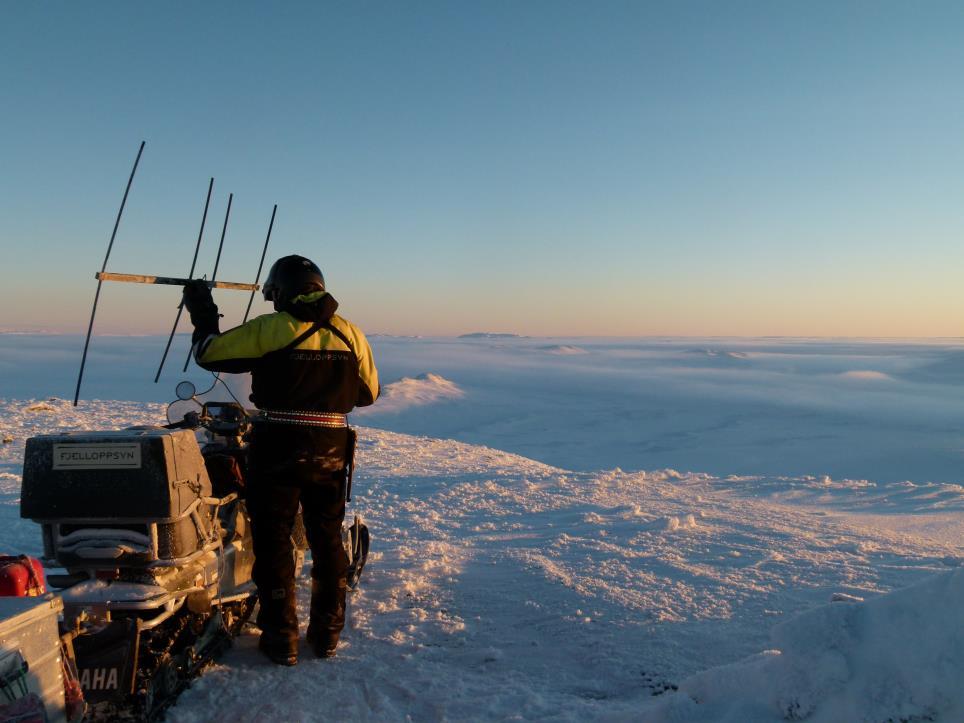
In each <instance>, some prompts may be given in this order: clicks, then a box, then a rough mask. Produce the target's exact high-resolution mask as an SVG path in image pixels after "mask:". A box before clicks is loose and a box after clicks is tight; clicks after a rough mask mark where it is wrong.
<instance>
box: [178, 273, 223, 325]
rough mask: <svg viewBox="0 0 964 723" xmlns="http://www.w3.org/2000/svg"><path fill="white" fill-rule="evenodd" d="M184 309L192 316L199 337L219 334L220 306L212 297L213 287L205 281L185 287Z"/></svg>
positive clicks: (190, 283)
mask: <svg viewBox="0 0 964 723" xmlns="http://www.w3.org/2000/svg"><path fill="white" fill-rule="evenodd" d="M184 308H185V309H187V313H188V314H190V315H191V323H192V324H194V329H195V330H196V332H198V334H197V335H199V336H206V335H208V334H218V333H220V330H219V329H218V319H219V318H220V315H219V314H218V305H217V304H215V303H214V299H213V298H212V297H211V287H210V286H208V282H207V281H204V280H203V279H194V281H190V282H188V283H186V284H185V285H184Z"/></svg>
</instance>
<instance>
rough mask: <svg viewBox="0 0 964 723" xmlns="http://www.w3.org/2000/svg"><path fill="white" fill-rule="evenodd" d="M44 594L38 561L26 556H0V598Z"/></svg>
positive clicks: (42, 575) (42, 570)
mask: <svg viewBox="0 0 964 723" xmlns="http://www.w3.org/2000/svg"><path fill="white" fill-rule="evenodd" d="M45 592H47V587H46V585H44V567H43V565H41V564H40V560H38V559H37V558H35V557H27V556H26V555H0V597H35V596H37V595H43V594H44V593H45Z"/></svg>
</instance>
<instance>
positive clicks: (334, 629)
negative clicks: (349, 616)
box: [306, 578, 348, 658]
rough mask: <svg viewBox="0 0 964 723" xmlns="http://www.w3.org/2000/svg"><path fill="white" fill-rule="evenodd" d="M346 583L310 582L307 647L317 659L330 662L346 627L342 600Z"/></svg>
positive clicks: (346, 590)
mask: <svg viewBox="0 0 964 723" xmlns="http://www.w3.org/2000/svg"><path fill="white" fill-rule="evenodd" d="M347 593H348V580H347V579H346V578H339V579H336V580H333V581H321V580H312V581H311V617H310V618H309V620H308V634H307V636H306V637H307V639H308V644H309V645H310V646H311V649H312V651H313V652H314V654H315V655H317V656H318V657H319V658H331V657H332V656H334V654H335V649H336V648H337V647H338V637H339V636H340V635H341V630H342V628H344V627H345V598H346V596H347Z"/></svg>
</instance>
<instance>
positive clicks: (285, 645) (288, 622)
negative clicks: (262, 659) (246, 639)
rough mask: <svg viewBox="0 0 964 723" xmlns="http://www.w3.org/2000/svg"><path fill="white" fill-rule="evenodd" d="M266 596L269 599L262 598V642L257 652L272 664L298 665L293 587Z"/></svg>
mask: <svg viewBox="0 0 964 723" xmlns="http://www.w3.org/2000/svg"><path fill="white" fill-rule="evenodd" d="M259 592H260V591H259ZM266 592H267V595H265V594H262V595H260V596H259V597H260V611H259V612H258V627H259V628H261V638H260V639H259V640H258V649H259V650H260V651H261V652H262V653H264V654H265V656H266V657H267V658H268V660H270V661H271V662H272V663H277V664H278V665H295V664H296V663H297V662H298V614H297V612H296V610H295V596H294V586H293V585H292V586H291V587H290V588H289V589H284V588H279V589H276V590H269V591H266Z"/></svg>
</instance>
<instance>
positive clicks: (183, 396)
mask: <svg viewBox="0 0 964 723" xmlns="http://www.w3.org/2000/svg"><path fill="white" fill-rule="evenodd" d="M174 393H175V394H176V395H177V398H178V399H180V400H181V401H183V402H187V401H190V400H191V399H194V395H195V394H197V387H195V386H194V383H193V382H189V381H187V380H184V381H183V382H179V383H178V385H177V387H175V388H174Z"/></svg>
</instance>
